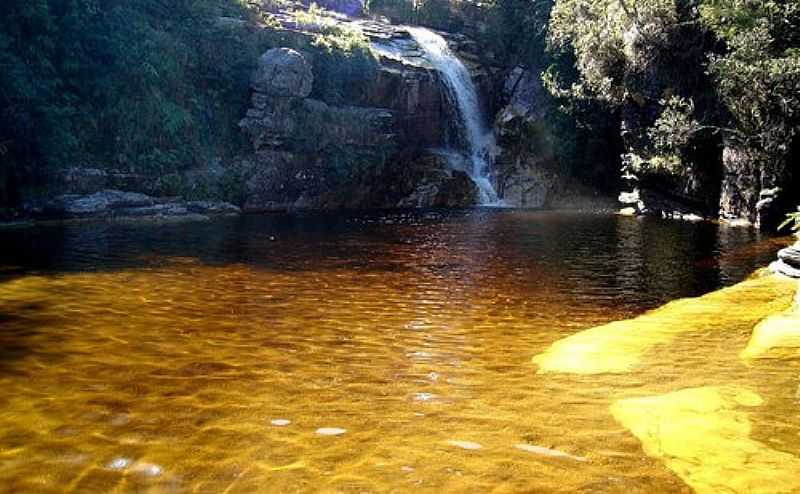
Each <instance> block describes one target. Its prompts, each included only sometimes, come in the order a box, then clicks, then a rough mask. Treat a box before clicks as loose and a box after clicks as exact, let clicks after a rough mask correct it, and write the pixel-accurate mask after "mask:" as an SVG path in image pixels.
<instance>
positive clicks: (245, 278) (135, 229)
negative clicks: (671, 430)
mask: <svg viewBox="0 0 800 494" xmlns="http://www.w3.org/2000/svg"><path fill="white" fill-rule="evenodd" d="M779 247H780V242H778V241H773V240H770V239H762V238H758V237H757V236H756V234H755V233H754V232H752V231H749V230H742V229H725V228H721V227H717V226H714V225H707V224H698V225H688V224H681V223H673V222H662V221H642V220H636V219H631V218H616V217H613V216H599V215H578V214H557V213H534V212H519V211H495V210H480V209H477V210H470V211H462V212H453V213H441V212H427V213H426V212H423V213H365V214H351V215H341V214H339V215H322V214H321V215H301V216H293V215H280V216H262V217H244V218H238V219H227V220H222V221H219V222H212V223H206V224H202V223H201V224H186V225H177V226H176V225H172V226H166V227H165V226H142V225H139V226H125V225H99V224H87V225H73V226H60V227H48V228H40V229H32V230H21V231H15V232H0V276H2V278H3V280H4V281H3V282H2V283H0V385H1V386H0V406H1V407H2V408H0V490H2V491H29V492H47V491H54V492H61V491H63V490H65V489H67V490H72V491H75V492H107V491H112V490H116V492H135V491H140V490H152V491H154V492H192V491H196V492H226V491H227V492H253V491H264V492H296V491H310V490H311V491H314V490H322V491H339V492H374V491H393V490H394V491H410V490H442V489H444V490H446V491H456V492H486V491H489V490H494V491H499V492H521V491H525V492H530V491H540V492H574V491H586V492H597V491H600V492H623V491H633V492H665V491H666V492H670V491H671V492H686V491H688V490H689V487H688V486H687V484H686V483H684V481H683V480H681V478H679V477H678V476H676V475H675V474H674V473H672V471H670V470H669V469H668V468H667V466H665V465H664V464H663V463H662V462H661V461H659V460H658V459H657V458H650V457H648V456H647V455H645V453H644V451H643V449H642V445H641V443H640V442H639V440H638V439H637V437H636V436H635V435H634V434H633V433H631V432H630V431H629V430H628V429H626V428H625V427H623V426H621V425H620V424H619V423H618V422H616V421H615V419H614V417H613V415H612V413H611V411H610V409H609V407H610V406H611V405H612V403H616V402H618V401H619V400H625V399H629V398H633V397H641V396H654V395H663V394H666V393H670V392H673V391H676V390H680V389H684V388H701V387H707V386H720V385H737V386H743V387H746V388H747V389H751V390H753V391H754V392H757V393H758V395H759V396H760V397H762V398H763V400H764V405H763V406H761V407H758V411H753V412H750V413H749V415H748V420H749V424H750V427H751V428H752V433H751V435H752V436H753V440H754V441H759V443H760V444H768V445H769V446H770V447H771V448H774V449H776V450H779V451H781V452H783V453H785V454H787V455H795V456H800V445H798V443H800V441H799V440H798V434H800V420H798V418H797V414H796V413H795V411H796V407H797V405H798V403H797V399H796V397H795V394H794V393H795V389H797V385H798V377H797V376H798V372H797V370H798V365H797V364H798V362H797V361H774V360H770V361H765V362H759V363H758V364H757V365H754V366H752V367H746V366H744V365H743V364H742V363H741V362H740V360H739V359H738V353H739V352H740V351H741V349H742V348H744V346H745V345H746V343H747V337H748V330H749V329H748V328H746V327H738V326H736V325H735V324H732V327H730V328H729V330H728V331H717V332H714V333H713V334H703V333H691V332H690V333H686V334H678V335H676V336H675V338H674V340H673V341H672V343H671V345H670V346H669V347H665V348H663V349H662V350H661V351H659V352H651V353H647V354H645V355H644V356H643V357H642V360H641V362H640V365H639V367H638V369H637V370H638V372H636V373H630V374H624V375H616V376H615V375H610V374H599V375H593V376H581V375H566V374H537V369H536V366H535V365H533V364H531V363H530V359H531V357H532V356H533V355H536V354H538V353H541V352H542V351H544V350H545V349H546V348H547V347H548V346H549V345H551V344H552V343H553V342H554V341H556V340H558V339H560V338H564V337H566V336H569V335H571V334H574V333H576V332H578V331H579V330H581V329H584V328H587V327H591V326H595V325H600V324H605V323H608V322H610V321H613V320H617V319H622V318H627V317H631V316H635V315H638V314H641V313H642V312H643V311H645V310H647V309H651V308H654V307H656V306H658V305H659V304H661V303H664V302H666V301H669V300H672V299H674V298H678V297H683V296H691V295H699V294H702V293H704V292H707V291H709V290H713V289H715V288H718V287H720V286H723V285H728V284H732V283H734V282H737V281H739V280H741V279H743V278H744V277H745V276H747V275H748V274H749V273H750V272H752V271H753V269H755V268H756V267H758V266H759V265H763V264H765V263H766V262H768V261H769V260H771V259H772V257H773V256H774V253H775V251H776V250H777V249H778V248H779Z"/></svg>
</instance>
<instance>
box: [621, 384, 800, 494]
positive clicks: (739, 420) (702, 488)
mask: <svg viewBox="0 0 800 494" xmlns="http://www.w3.org/2000/svg"><path fill="white" fill-rule="evenodd" d="M762 402H763V400H762V398H761V397H760V396H759V395H758V394H756V393H754V392H752V391H750V390H748V389H746V388H741V387H736V386H721V387H702V388H690V389H684V390H681V391H676V392H673V393H668V394H665V395H660V396H647V397H643V398H630V399H624V400H619V401H616V402H615V403H614V404H613V405H612V406H611V413H612V414H613V415H614V418H615V419H616V420H617V421H618V422H620V423H621V424H622V425H623V426H625V427H626V428H628V429H629V430H630V431H631V432H632V433H633V434H634V435H635V436H636V437H637V438H638V439H639V440H640V441H641V442H642V446H643V448H644V451H645V452H646V453H647V455H648V456H651V457H653V458H657V459H659V460H661V461H663V462H664V464H665V465H666V466H667V467H668V468H669V469H670V470H672V471H673V472H675V473H676V474H677V475H678V476H679V477H680V478H681V479H683V481H684V482H686V483H687V484H689V486H690V487H691V488H692V489H694V490H695V492H697V493H698V494H712V493H718V492H748V493H791V492H797V491H798V490H799V489H800V476H798V475H797V472H800V458H797V457H796V456H793V455H790V454H788V453H784V452H781V451H777V450H775V449H772V448H770V447H769V446H767V445H766V444H764V443H761V442H759V441H756V440H754V439H752V438H751V437H750V435H751V430H752V425H751V423H750V414H749V412H748V411H747V408H750V407H755V406H759V405H761V404H762Z"/></svg>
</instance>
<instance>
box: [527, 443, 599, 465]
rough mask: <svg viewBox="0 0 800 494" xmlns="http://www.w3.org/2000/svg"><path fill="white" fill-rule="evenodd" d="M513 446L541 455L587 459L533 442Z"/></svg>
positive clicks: (578, 459)
mask: <svg viewBox="0 0 800 494" xmlns="http://www.w3.org/2000/svg"><path fill="white" fill-rule="evenodd" d="M514 447H515V448H517V449H518V450H520V451H525V452H527V453H534V454H537V455H542V456H551V457H553V458H567V459H570V460H575V461H587V460H586V457H584V456H575V455H571V454H569V453H565V452H563V451H559V450H557V449H551V448H545V447H544V446H536V445H535V444H515V445H514Z"/></svg>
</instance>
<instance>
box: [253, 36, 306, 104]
mask: <svg viewBox="0 0 800 494" xmlns="http://www.w3.org/2000/svg"><path fill="white" fill-rule="evenodd" d="M313 83H314V74H313V73H312V71H311V64H310V63H308V60H306V58H305V57H304V56H303V55H301V54H300V53H299V52H297V51H295V50H292V49H291V48H273V49H271V50H268V51H267V52H265V53H264V54H263V55H261V58H260V59H259V60H258V68H257V69H256V71H255V74H253V78H252V80H251V82H250V86H251V87H252V88H253V90H254V91H256V92H258V93H263V94H265V95H268V96H276V97H282V98H305V97H306V96H308V95H309V94H311V88H312V85H313Z"/></svg>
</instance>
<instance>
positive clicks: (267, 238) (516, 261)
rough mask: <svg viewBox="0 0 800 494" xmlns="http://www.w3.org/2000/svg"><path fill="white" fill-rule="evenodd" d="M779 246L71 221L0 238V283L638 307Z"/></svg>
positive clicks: (241, 223) (452, 224)
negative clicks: (243, 269)
mask: <svg viewBox="0 0 800 494" xmlns="http://www.w3.org/2000/svg"><path fill="white" fill-rule="evenodd" d="M782 244H783V243H782V242H781V241H780V240H775V239H770V238H769V237H763V236H762V235H761V234H759V233H758V232H755V231H753V230H750V229H742V228H726V227H724V226H720V225H715V224H710V223H699V224H689V223H684V222H674V221H662V220H657V219H634V218H622V217H616V216H613V215H607V214H585V213H569V212H547V211H527V210H507V209H505V210H503V209H501V210H498V209H492V208H486V209H481V208H477V209H467V210H450V211H443V210H429V211H417V210H409V211H367V212H348V213H341V212H337V213H296V214H274V215H258V216H256V215H246V216H242V217H238V218H225V219H218V220H214V221H210V222H199V223H185V224H172V225H157V224H125V223H117V224H114V223H82V224H61V225H48V226H39V227H36V228H31V229H26V230H15V231H0V280H4V279H5V280H9V279H14V278H16V277H19V276H24V275H28V274H31V273H40V274H45V275H56V274H59V273H73V272H86V271H90V272H102V271H123V270H130V269H143V268H145V269H158V268H160V267H164V266H167V265H170V264H173V263H199V264H202V265H207V266H226V265H231V264H242V265H246V266H249V267H250V268H253V269H263V270H269V271H275V272H284V273H285V272H295V271H308V270H312V271H320V272H325V271H334V270H342V269H348V270H355V271H358V272H405V271H408V272H423V273H431V274H437V275H440V276H443V277H445V278H447V277H451V276H460V275H468V276H472V277H473V278H474V279H475V282H476V283H480V282H481V281H487V282H489V281H491V279H493V278H494V277H496V276H510V277H515V278H526V279H527V280H529V282H530V283H531V286H536V285H540V284H542V283H554V284H557V285H559V286H561V287H563V288H564V289H573V290H581V291H584V292H590V293H597V294H601V293H603V292H604V291H605V292H607V293H617V292H621V293H624V294H626V295H630V296H632V297H634V298H640V297H642V296H644V297H646V298H648V300H647V301H646V302H647V304H646V305H648V306H652V305H655V304H658V303H661V302H664V301H666V300H670V299H672V298H675V297H680V296H691V295H698V294H701V293H705V292H707V291H709V290H713V289H715V288H717V287H719V286H723V285H728V284H731V283H734V282H736V281H739V280H741V279H743V278H744V277H746V276H747V275H749V274H750V273H751V272H752V271H753V270H754V269H756V268H757V267H760V266H762V265H764V264H766V263H768V262H769V261H771V260H772V258H773V256H774V254H775V252H776V251H777V249H779V248H780V247H781V245H782Z"/></svg>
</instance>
